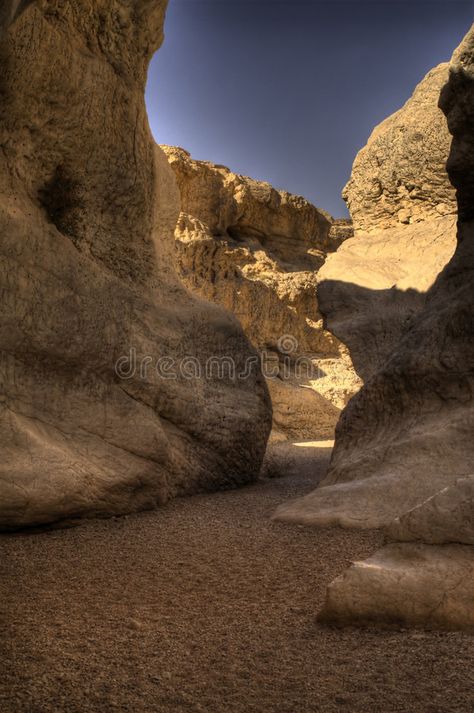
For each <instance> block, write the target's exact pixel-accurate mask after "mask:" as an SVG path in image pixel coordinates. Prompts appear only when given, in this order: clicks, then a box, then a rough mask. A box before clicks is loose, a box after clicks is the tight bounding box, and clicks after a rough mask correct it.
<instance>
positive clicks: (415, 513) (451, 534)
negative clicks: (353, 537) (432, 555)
mask: <svg viewBox="0 0 474 713" xmlns="http://www.w3.org/2000/svg"><path fill="white" fill-rule="evenodd" d="M385 532H386V534H387V537H388V539H390V540H395V541H398V542H409V541H411V540H420V541H421V542H425V543H427V544H433V545H443V544H446V543H450V542H457V543H460V544H465V545H474V477H470V478H462V479H460V480H457V481H456V483H455V484H454V485H451V486H450V487H449V488H443V490H440V492H439V493H436V494H435V495H433V496H432V497H431V498H428V500H425V502H424V503H422V504H421V505H418V506H417V507H415V508H413V509H412V510H409V511H408V512H406V513H403V515H400V517H398V518H396V519H395V520H394V521H393V522H391V523H390V525H388V527H387V528H386V530H385ZM473 601H474V597H473Z"/></svg>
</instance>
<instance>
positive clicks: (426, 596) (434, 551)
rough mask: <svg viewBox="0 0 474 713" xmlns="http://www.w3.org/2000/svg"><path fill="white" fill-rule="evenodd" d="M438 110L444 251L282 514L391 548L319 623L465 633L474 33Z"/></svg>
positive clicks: (472, 586) (347, 578) (345, 582)
mask: <svg viewBox="0 0 474 713" xmlns="http://www.w3.org/2000/svg"><path fill="white" fill-rule="evenodd" d="M440 107H441V108H442V109H443V111H444V113H445V114H446V117H447V120H448V126H449V130H450V132H451V134H452V137H453V138H452V144H451V150H450V154H449V159H448V162H447V168H448V172H449V176H450V179H451V181H452V183H453V185H454V187H455V188H456V190H457V206H458V226H457V245H456V250H455V253H454V255H453V257H452V259H451V260H450V262H449V263H448V265H447V266H446V267H445V269H444V270H443V271H442V272H441V274H440V275H439V277H438V278H437V280H436V281H435V284H434V285H433V286H432V288H431V289H430V290H429V291H428V293H427V296H426V300H425V304H424V307H423V309H422V311H421V312H420V313H419V314H418V315H417V316H416V317H415V318H414V319H413V321H412V323H411V324H410V326H409V328H408V330H407V331H406V333H405V335H404V336H402V338H401V340H400V342H399V343H398V344H397V345H396V347H395V349H394V350H393V351H392V353H391V354H390V356H389V358H388V359H387V360H386V362H385V363H384V364H383V365H382V367H381V368H380V369H379V370H378V371H377V372H376V373H375V375H374V376H373V377H372V378H370V379H369V380H368V381H367V383H366V384H365V386H364V387H363V389H362V390H361V392H360V393H359V394H358V395H357V396H356V397H354V399H353V400H352V402H351V403H350V404H349V406H348V407H347V409H346V410H345V412H344V413H343V415H342V418H341V421H340V423H339V425H338V429H337V438H336V448H335V452H334V455H333V459H332V463H331V467H330V471H329V474H328V477H327V478H326V480H325V481H324V483H323V486H322V487H321V489H320V490H318V491H315V492H314V493H313V494H311V495H310V496H308V498H307V499H305V500H303V501H301V502H300V503H298V504H295V505H294V506H293V511H292V513H289V512H288V511H287V512H286V513H285V516H287V517H288V516H290V517H291V516H293V517H294V518H295V519H306V521H308V522H310V523H319V524H323V523H335V522H338V523H341V524H343V525H348V526H351V527H371V526H372V527H373V526H380V525H384V524H385V525H387V527H386V534H387V538H388V539H389V540H390V543H389V544H387V546H386V547H384V548H383V549H381V550H380V551H379V552H377V553H376V554H375V555H373V556H372V557H371V558H369V559H368V560H366V561H365V562H358V563H356V564H355V565H353V566H352V567H351V568H350V569H349V570H348V571H347V572H346V573H344V574H343V575H341V577H339V578H337V579H336V580H335V581H334V582H333V583H332V584H331V585H330V587H329V589H328V593H327V601H326V605H325V608H324V610H323V612H322V613H321V619H322V620H324V621H330V622H332V623H336V624H345V623H366V622H376V623H381V624H387V623H389V624H393V623H396V624H402V625H406V624H409V625H422V626H428V627H433V626H436V627H443V628H446V627H447V628H467V629H471V630H472V629H474V609H473V606H472V602H473V601H474V547H473V543H474V529H473V521H472V514H473V508H474V488H473V482H474V480H473V477H472V462H473V457H474V445H473V439H472V432H473V424H474V408H473V390H474V320H473V312H472V305H473V302H474V212H473V208H472V206H473V199H474V179H473V176H474V159H473V157H474V131H473V126H474V26H473V27H472V28H471V30H470V32H469V33H468V35H467V36H466V38H465V40H464V41H463V43H462V44H461V46H460V47H459V48H458V49H457V50H456V52H455V53H454V55H453V59H452V62H451V65H450V73H449V81H448V83H447V84H446V85H445V87H444V88H443V90H442V92H441V97H440Z"/></svg>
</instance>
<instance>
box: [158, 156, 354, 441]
mask: <svg viewBox="0 0 474 713" xmlns="http://www.w3.org/2000/svg"><path fill="white" fill-rule="evenodd" d="M162 148H163V150H164V151H165V153H166V155H167V157H168V161H169V163H170V166H171V168H172V169H173V171H174V173H175V176H176V179H177V182H178V186H179V189H180V193H181V215H180V218H179V221H178V224H177V227H176V233H175V235H176V247H177V263H178V272H179V274H180V277H181V279H182V280H183V282H184V284H185V285H186V286H187V287H188V288H189V289H190V290H191V291H192V292H194V293H196V294H198V295H200V296H201V297H203V298H205V299H207V300H210V301H212V302H215V303H217V304H219V305H222V306H223V307H225V308H226V309H228V310H230V311H231V312H233V314H235V315H236V316H237V317H238V319H239V321H240V322H241V324H242V326H243V328H244V330H245V333H246V334H247V336H248V338H249V339H250V341H251V342H252V343H253V344H254V346H255V347H256V348H257V349H258V351H259V354H260V356H261V359H262V363H263V368H264V373H265V374H266V376H267V383H268V387H269V390H270V394H271V397H272V404H273V425H274V428H273V434H272V439H273V440H284V439H290V440H298V439H299V440H307V439H317V438H323V439H324V438H332V437H333V434H334V427H335V425H336V422H337V420H338V418H339V414H340V411H341V409H342V408H343V407H344V406H345V404H346V403H347V401H348V400H349V398H350V396H352V395H353V394H354V393H355V392H356V391H357V390H358V388H360V383H361V382H360V380H359V379H358V377H357V375H356V374H355V373H354V370H353V367H352V364H351V360H350V358H349V356H348V354H347V350H346V349H345V347H344V346H343V345H341V343H340V341H339V340H338V339H337V338H335V337H334V336H333V335H332V334H331V333H330V332H328V331H327V330H326V329H325V328H324V325H323V319H322V316H321V313H320V311H319V307H318V301H317V297H316V288H317V283H318V271H319V270H320V268H321V266H322V265H323V264H324V261H325V260H326V259H327V256H328V254H331V252H333V251H334V250H335V249H336V248H337V247H338V246H339V245H340V244H341V242H343V241H344V240H345V239H346V238H347V237H348V235H350V234H351V226H350V224H348V223H347V222H344V221H335V220H334V219H333V218H332V217H331V216H330V215H328V214H327V213H325V212H324V211H322V210H320V209H317V208H315V207H314V206H313V205H311V203H309V202H308V201H307V200H305V199H304V198H302V197H301V196H295V195H292V194H290V193H288V192H286V191H279V190H276V189H275V188H273V187H272V186H271V185H270V184H269V183H265V182H261V181H255V180H253V179H251V178H248V177H246V176H240V175H238V174H235V173H233V172H232V171H230V170H229V169H228V168H226V167H225V166H219V165H216V164H213V163H211V162H208V161H195V160H193V159H192V158H191V156H190V155H189V153H188V152H187V151H185V150H183V149H181V148H177V147H171V146H163V147H162Z"/></svg>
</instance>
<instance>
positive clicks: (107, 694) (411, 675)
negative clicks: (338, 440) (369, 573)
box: [0, 448, 474, 713]
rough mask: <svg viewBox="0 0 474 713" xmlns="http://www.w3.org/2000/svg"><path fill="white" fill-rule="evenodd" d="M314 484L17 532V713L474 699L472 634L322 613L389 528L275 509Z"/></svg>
mask: <svg viewBox="0 0 474 713" xmlns="http://www.w3.org/2000/svg"><path fill="white" fill-rule="evenodd" d="M318 452H319V453H320V463H319V473H318V474H317V475H316V477H318V475H319V476H320V475H321V474H322V472H323V470H324V468H325V466H326V462H327V457H328V454H329V449H327V448H326V449H319V451H318ZM314 483H315V477H314V475H313V476H312V477H310V476H308V475H307V474H306V473H305V472H303V474H302V475H300V476H298V477H295V476H291V477H285V478H282V479H279V480H269V481H266V482H262V483H259V484H257V485H255V486H252V487H249V488H246V489H244V490H240V491H234V492H228V493H218V494H215V495H209V496H199V497H195V498H190V499H186V500H180V501H176V502H174V503H172V504H171V505H170V506H168V507H166V508H164V509H162V510H160V511H158V512H153V513H144V514H140V515H134V516H130V517H127V518H119V519H114V520H109V521H99V522H90V523H86V524H85V525H83V526H81V527H79V528H74V529H69V530H60V531H53V532H47V533H42V534H38V533H37V534H30V535H21V536H19V535H15V536H5V537H3V538H2V541H1V543H0V547H1V560H0V561H1V567H2V570H3V571H2V583H1V587H0V596H1V599H0V615H1V635H2V641H3V643H2V646H3V648H4V651H2V652H1V654H2V658H1V661H2V663H1V664H0V711H1V713H26V712H28V713H49V712H53V711H54V712H55V713H63V712H64V713H66V712H67V713H87V712H89V711H94V712H97V713H99V712H100V713H109V711H128V712H130V713H141V712H146V713H152V712H154V711H166V712H168V711H172V712H174V711H176V712H179V713H181V711H182V712H183V713H184V712H187V713H194V712H196V713H198V712H205V713H267V712H268V713H270V712H273V711H275V712H276V711H278V712H282V713H283V712H287V713H290V712H291V713H305V712H306V711H311V712H313V711H314V712H316V711H320V712H322V713H326V712H332V711H341V710H342V711H348V712H350V713H358V712H359V711H360V713H376V712H378V711H380V712H381V713H382V712H383V713H390V712H391V711H394V712H395V711H397V712H399V713H412V712H418V711H420V712H423V713H430V712H433V713H434V712H435V711H436V712H437V713H438V712H439V713H447V712H449V711H466V713H467V712H468V711H469V713H471V711H472V710H473V709H474V696H473V690H474V680H473V669H474V666H473V650H474V640H473V638H472V637H470V636H467V635H463V634H458V633H454V634H453V633H432V634H431V633H423V632H419V631H415V632H410V631H388V632H377V631H370V630H369V631H368V630H356V629H349V630H343V631H337V630H332V629H328V628H324V627H322V626H321V625H319V624H318V623H317V622H316V621H315V614H316V612H317V611H318V608H319V607H320V605H321V603H322V601H323V597H324V590H325V586H326V584H327V583H328V582H329V581H330V580H331V579H333V577H335V576H336V575H337V574H338V573H340V572H341V571H342V570H343V569H344V568H345V567H346V566H347V564H348V563H349V561H350V560H351V559H352V558H360V557H364V556H366V555H368V554H369V553H370V552H372V551H373V550H374V549H375V547H376V546H377V544H378V543H379V542H380V535H379V534H378V533H374V532H352V531H342V530H336V529H331V530H312V529H308V528H302V527H298V526H289V525H284V524H280V523H273V522H271V521H270V520H269V515H270V514H271V513H272V511H273V510H274V508H275V507H276V506H277V505H278V504H279V503H280V502H282V501H284V500H285V499H287V498H289V497H294V496H296V495H301V494H303V493H305V492H307V491H309V490H310V489H311V488H312V487H313V486H314Z"/></svg>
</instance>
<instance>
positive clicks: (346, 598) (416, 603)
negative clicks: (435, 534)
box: [318, 543, 474, 630]
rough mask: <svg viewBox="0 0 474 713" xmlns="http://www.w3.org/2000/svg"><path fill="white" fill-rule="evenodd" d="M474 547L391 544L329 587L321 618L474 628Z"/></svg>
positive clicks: (344, 622)
mask: <svg viewBox="0 0 474 713" xmlns="http://www.w3.org/2000/svg"><path fill="white" fill-rule="evenodd" d="M473 601H474V547H470V546H469V545H440V546H433V545H431V546H430V545H423V544H415V543H411V544H392V545H387V546H386V547H384V548H383V549H381V550H379V551H378V552H377V553H376V554H374V555H373V556H372V557H369V559H367V560H365V561H364V562H356V563H355V564H353V565H352V567H350V568H349V569H348V570H347V571H346V572H344V574H342V575H341V576H340V577H337V579H335V580H334V581H333V582H332V583H331V584H330V585H329V587H328V590H327V594H326V602H325V605H324V608H323V610H322V611H321V612H320V614H319V616H318V619H319V620H320V621H322V622H325V623H330V624H333V625H339V626H344V625H347V624H377V625H382V626H387V625H395V626H422V627H426V628H445V629H471V630H474V606H473Z"/></svg>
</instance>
